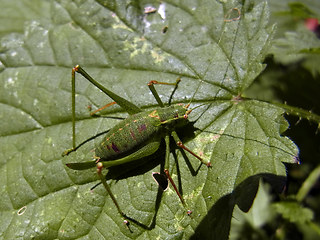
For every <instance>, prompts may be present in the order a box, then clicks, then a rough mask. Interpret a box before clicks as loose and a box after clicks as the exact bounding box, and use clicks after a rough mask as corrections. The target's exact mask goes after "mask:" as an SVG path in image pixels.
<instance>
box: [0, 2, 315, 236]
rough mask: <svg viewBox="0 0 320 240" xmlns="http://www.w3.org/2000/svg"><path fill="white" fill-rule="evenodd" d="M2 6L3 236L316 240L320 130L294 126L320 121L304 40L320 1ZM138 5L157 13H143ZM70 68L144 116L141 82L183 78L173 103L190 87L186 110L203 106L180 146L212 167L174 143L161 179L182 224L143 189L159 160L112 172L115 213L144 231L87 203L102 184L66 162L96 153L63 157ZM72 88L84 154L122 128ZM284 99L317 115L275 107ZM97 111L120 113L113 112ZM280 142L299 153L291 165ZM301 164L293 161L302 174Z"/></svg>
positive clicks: (152, 190)
mask: <svg viewBox="0 0 320 240" xmlns="http://www.w3.org/2000/svg"><path fill="white" fill-rule="evenodd" d="M0 4H1V6H2V11H1V13H0V19H1V23H2V24H1V26H0V37H1V46H0V61H1V62H0V70H1V73H0V84H1V88H0V166H1V168H0V171H1V173H0V182H1V184H0V191H1V196H2V200H1V203H0V211H1V215H0V216H1V218H0V223H1V224H0V237H1V238H2V239H78V238H84V239H87V238H94V239H110V238H112V239H149V238H150V239H155V238H159V239H164V238H170V239H189V238H191V239H199V238H201V239H212V238H217V239H226V238H228V237H230V238H233V239H242V238H243V239H249V238H259V239H261V238H266V239H267V238H269V237H270V235H273V236H274V237H276V238H279V239H286V238H290V239H299V238H302V237H303V238H305V239H308V238H310V239H312V238H314V237H317V236H319V235H320V230H319V214H318V213H319V206H318V204H316V203H317V202H318V201H319V192H318V185H317V184H318V181H317V180H318V178H319V174H320V173H319V172H320V171H319V167H317V165H318V160H319V150H320V149H319V135H317V134H316V130H317V128H318V125H317V124H319V122H316V123H311V122H308V121H305V120H302V121H301V122H300V123H299V124H297V125H294V123H296V122H297V120H298V119H297V116H301V115H303V116H305V117H307V118H309V119H311V120H313V121H317V119H319V116H318V115H317V114H316V113H319V101H318V96H317V93H318V90H319V89H320V88H319V85H320V84H319V65H318V64H317V62H318V58H319V39H318V38H317V29H312V30H310V29H308V28H307V27H306V24H305V21H306V20H307V19H309V18H318V15H317V14H316V13H318V12H320V11H317V9H318V10H319V8H320V6H319V5H320V4H317V3H314V1H303V3H302V2H301V3H300V2H293V1H211V0H204V1H180V2H179V1H173V0H172V1H162V2H159V1H111V0H108V1H93V0H92V1H64V0H56V1H37V0H32V1H30V0H29V1H27V0H26V1H12V0H11V1H9V0H0ZM148 6H152V7H154V9H155V12H152V13H151V12H147V11H146V7H148ZM274 24H276V25H274ZM275 26H276V27H275ZM263 61H265V63H266V64H265V63H262V62H263ZM76 64H80V65H82V66H83V67H84V68H85V69H86V70H87V71H88V72H89V73H90V74H91V75H92V76H93V77H94V78H95V79H97V80H98V81H99V82H101V83H102V84H103V85H105V86H107V87H108V88H110V89H112V90H113V91H114V92H116V93H117V94H119V95H121V96H123V97H125V98H126V99H128V100H130V101H132V102H134V103H135V104H137V105H138V106H140V107H142V108H143V109H148V108H154V107H155V106H156V102H155V100H154V99H153V98H152V95H151V94H150V93H149V92H148V90H147V87H146V83H147V82H148V81H150V80H153V79H156V80H159V81H172V82H173V81H175V79H176V78H177V77H181V78H182V82H181V84H180V86H179V88H178V90H177V92H176V93H175V95H174V97H173V101H174V102H183V103H188V102H189V101H190V100H191V99H192V96H193V94H194V93H195V89H197V87H198V86H200V88H199V91H197V92H196V95H195V96H194V98H193V102H192V104H193V106H196V105H199V104H204V105H203V106H202V107H200V108H197V109H196V110H195V111H194V112H193V113H192V117H191V121H192V123H193V124H190V126H189V127H188V128H187V129H182V131H181V133H180V134H181V136H182V139H183V140H184V142H186V144H187V145H188V146H189V147H190V148H191V149H194V151H195V152H196V153H197V154H199V155H201V156H203V157H204V158H205V159H206V160H208V161H211V162H212V166H213V167H212V168H211V169H207V168H206V167H205V166H201V165H200V164H199V163H198V162H197V161H196V160H194V159H193V158H192V156H189V155H185V154H183V152H181V151H179V150H177V149H174V146H172V148H173V149H172V154H171V155H172V156H171V168H172V169H171V172H172V175H173V177H174V179H175V181H176V182H177V183H178V184H179V188H180V190H181V191H182V192H183V195H184V198H185V199H186V202H187V204H188V206H189V207H190V208H191V209H192V210H193V214H192V218H190V217H188V216H186V214H185V210H184V209H183V207H182V206H181V204H180V203H179V200H178V198H177V196H176V195H175V194H174V192H173V191H172V190H168V191H167V192H164V193H163V192H162V191H161V190H160V189H159V188H158V186H157V185H156V183H154V182H153V180H152V178H151V172H153V171H160V170H161V168H162V167H163V166H162V165H163V164H162V163H163V153H164V149H163V148H162V149H160V151H159V152H157V154H155V155H154V156H151V157H150V158H148V159H145V160H144V161H139V162H138V163H139V164H137V163H133V164H129V165H128V166H127V165H126V166H125V167H123V166H121V167H120V168H116V169H111V170H110V171H109V172H108V171H106V173H107V178H108V179H109V181H110V183H111V188H112V190H113V191H114V193H115V195H116V196H117V199H118V201H119V204H120V205H121V207H122V208H123V211H124V212H125V213H126V214H127V215H129V216H130V217H132V218H133V219H135V220H136V222H137V223H139V224H136V223H131V224H130V226H129V228H128V227H126V226H125V225H124V224H123V222H122V219H121V218H120V217H119V216H118V214H117V211H116V209H115V207H114V205H113V203H112V201H111V200H110V198H109V196H108V195H107V194H106V192H105V190H104V189H103V188H102V187H101V186H99V187H97V188H96V189H94V190H93V191H90V188H91V187H92V186H94V185H95V184H96V183H98V180H97V176H96V174H95V169H89V170H86V171H73V170H70V169H68V168H67V167H66V166H65V163H68V162H80V161H88V160H90V159H91V158H92V156H93V152H92V149H93V148H94V143H93V142H92V143H88V144H87V145H85V146H83V147H82V148H80V149H79V150H78V151H77V152H76V153H72V154H71V155H70V156H68V157H65V158H62V157H61V153H62V152H63V151H64V150H65V149H67V148H70V147H71V112H70V109H71V103H70V99H71V87H70V77H71V76H70V72H71V68H72V67H73V66H74V65H76ZM265 67H266V69H265ZM263 70H264V71H263ZM258 76H259V77H258ZM257 77H258V78H257ZM78 79H79V81H78V82H77V83H78V84H77V119H78V120H77V139H78V141H79V142H81V141H83V140H85V139H87V138H88V137H91V136H92V135H95V134H97V133H99V132H101V131H104V130H106V129H109V128H111V127H112V126H113V125H114V124H115V123H116V122H117V120H116V119H110V118H109V119H105V118H90V114H89V112H88V110H87V106H88V105H91V106H92V107H93V108H97V107H99V106H103V105H104V104H105V103H106V102H108V101H109V100H108V98H107V97H106V96H104V95H103V94H102V93H101V92H99V91H98V90H96V89H95V88H94V87H93V86H91V85H90V84H89V83H88V82H86V81H85V80H84V79H82V78H80V77H78ZM159 92H160V93H161V97H162V98H163V100H164V101H167V100H168V97H169V94H168V92H169V91H168V88H166V87H159ZM253 99H255V100H253ZM285 101H286V102H287V103H288V105H293V106H296V107H301V108H303V109H306V110H310V109H312V111H313V112H314V114H313V113H309V112H304V111H302V110H301V111H300V110H299V109H297V108H291V107H288V106H286V105H281V104H279V103H283V102H285ZM284 111H287V112H290V113H292V115H294V116H293V117H288V120H289V121H290V123H292V124H291V127H290V128H289V129H288V130H287V128H288V126H289V125H288V123H287V122H286V120H285V119H284V117H283V116H282V114H283V113H284ZM104 114H106V115H109V116H110V115H112V116H126V114H125V112H124V111H123V109H120V108H119V107H112V108H110V109H107V110H106V111H105V112H104ZM283 134H285V135H287V136H289V137H290V138H291V139H292V140H294V142H295V143H296V144H297V145H298V146H299V147H300V154H299V155H298V149H297V147H296V145H295V144H294V143H293V142H292V141H291V140H290V139H289V138H288V137H285V136H283ZM97 141H99V139H97ZM298 157H299V158H300V161H301V162H302V164H301V165H297V164H296V163H297V162H298V160H299V158H298ZM284 163H287V164H288V165H284ZM287 176H288V179H287ZM305 179H307V180H306V181H305ZM284 189H285V191H284ZM257 190H258V191H257ZM279 193H282V194H279ZM251 205H252V206H251Z"/></svg>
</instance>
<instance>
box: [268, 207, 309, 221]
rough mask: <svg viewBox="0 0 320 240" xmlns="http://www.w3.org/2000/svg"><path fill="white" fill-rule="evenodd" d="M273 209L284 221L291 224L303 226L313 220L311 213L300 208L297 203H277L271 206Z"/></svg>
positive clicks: (306, 209)
mask: <svg viewBox="0 0 320 240" xmlns="http://www.w3.org/2000/svg"><path fill="white" fill-rule="evenodd" d="M273 207H274V209H275V210H276V211H277V212H278V213H280V214H281V215H282V216H283V217H284V218H285V219H287V220H289V221H290V222H293V223H298V224H304V223H306V222H309V221H311V220H312V219H313V212H312V211H311V210H310V209H308V208H304V207H302V206H300V204H299V203H297V202H279V203H274V204H273Z"/></svg>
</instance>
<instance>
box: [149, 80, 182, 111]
mask: <svg viewBox="0 0 320 240" xmlns="http://www.w3.org/2000/svg"><path fill="white" fill-rule="evenodd" d="M179 82H181V78H177V80H176V82H175V83H166V82H158V81H155V80H152V81H150V82H149V83H148V87H149V89H150V91H151V92H152V95H153V96H154V98H155V99H156V100H157V102H158V104H159V106H160V107H164V104H163V102H162V100H161V99H160V97H159V94H158V92H157V90H156V89H155V87H154V85H155V84H162V85H173V86H175V87H174V89H173V91H172V93H171V95H170V98H169V105H170V103H171V99H172V96H173V94H174V93H175V91H176V90H177V88H178V84H179Z"/></svg>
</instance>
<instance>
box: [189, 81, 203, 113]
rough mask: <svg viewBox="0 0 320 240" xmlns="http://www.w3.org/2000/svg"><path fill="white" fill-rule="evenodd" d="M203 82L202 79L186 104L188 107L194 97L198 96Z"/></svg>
mask: <svg viewBox="0 0 320 240" xmlns="http://www.w3.org/2000/svg"><path fill="white" fill-rule="evenodd" d="M201 83H202V80H200V83H199V84H198V86H197V89H196V91H195V92H194V93H193V95H192V98H191V99H190V101H189V103H188V104H187V105H186V107H187V108H188V107H189V106H190V104H191V103H192V101H193V100H194V97H195V96H196V94H197V92H198V90H199V88H200V86H201Z"/></svg>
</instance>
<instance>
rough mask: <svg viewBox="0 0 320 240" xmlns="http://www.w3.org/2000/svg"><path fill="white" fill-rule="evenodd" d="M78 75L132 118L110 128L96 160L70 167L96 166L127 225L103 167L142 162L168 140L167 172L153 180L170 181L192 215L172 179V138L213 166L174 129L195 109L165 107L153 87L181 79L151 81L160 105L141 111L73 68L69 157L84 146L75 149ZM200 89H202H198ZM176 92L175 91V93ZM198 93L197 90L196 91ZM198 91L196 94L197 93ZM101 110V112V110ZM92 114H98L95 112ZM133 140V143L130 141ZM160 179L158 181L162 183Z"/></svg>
mask: <svg viewBox="0 0 320 240" xmlns="http://www.w3.org/2000/svg"><path fill="white" fill-rule="evenodd" d="M76 73H79V74H81V75H82V76H83V77H84V78H86V79H87V80H88V81H90V82H91V83H92V84H93V85H95V86H96V87H97V88H99V89H100V90H101V91H102V92H104V93H105V94H107V95H108V96H109V97H110V98H112V99H113V100H114V101H115V102H112V103H109V104H107V105H106V106H110V105H113V104H115V103H117V104H118V105H119V106H120V107H121V108H123V109H124V110H125V111H126V112H127V113H128V114H129V115H130V116H129V117H128V118H126V119H124V120H122V121H121V122H119V123H118V124H116V125H115V126H114V127H113V128H111V129H110V130H109V131H108V132H107V133H106V135H105V136H104V138H103V140H102V141H101V142H100V144H99V145H98V146H97V147H96V149H95V157H94V159H95V160H93V161H88V162H82V163H68V164H67V166H68V167H69V168H71V169H74V170H84V169H88V168H92V167H97V173H98V176H99V179H100V180H101V182H102V184H103V186H104V187H105V189H106V190H107V192H108V194H109V195H110V197H111V199H112V201H113V202H114V204H115V206H116V208H117V210H118V212H119V214H120V215H121V216H122V217H123V218H124V220H125V222H127V219H129V218H128V217H127V215H126V214H124V212H123V211H122V210H121V208H120V206H119V204H118V202H117V200H116V198H115V197H114V195H113V194H112V191H111V189H110V187H109V185H108V183H107V182H106V178H105V176H103V174H102V172H101V171H102V168H103V167H105V168H109V167H112V166H117V165H121V164H125V163H128V162H132V161H136V160H139V159H141V158H143V157H147V156H150V155H152V154H153V153H155V152H156V151H157V150H158V149H159V147H160V143H161V140H162V139H164V140H165V144H166V154H165V165H164V173H161V174H156V173H155V174H154V179H155V180H156V181H157V179H159V178H160V180H161V181H162V180H165V181H166V182H167V185H168V181H169V182H170V183H171V185H172V186H173V188H174V190H175V192H176V193H177V195H178V197H179V198H180V201H181V203H182V204H183V206H184V207H185V208H186V210H187V213H188V214H191V210H188V209H187V206H186V204H185V201H184V199H183V197H182V196H181V194H180V193H179V191H178V189H177V187H176V185H175V183H174V181H173V180H172V178H171V176H170V173H169V156H170V136H172V138H173V139H174V141H175V143H176V144H177V146H178V147H180V148H182V149H184V150H185V151H187V152H189V153H190V154H192V155H193V156H194V157H196V158H198V159H199V160H200V161H201V162H202V163H203V164H205V165H206V166H208V167H210V166H211V165H210V162H205V161H204V160H203V159H202V158H201V157H199V156H198V155H196V154H195V153H193V152H192V151H191V150H189V149H188V148H187V147H186V146H184V145H183V143H182V142H181V140H180V138H179V137H178V135H177V133H176V131H175V129H176V128H177V127H183V126H185V125H186V124H187V123H188V122H189V121H188V119H187V118H188V115H189V114H190V113H191V111H192V110H193V109H188V108H189V106H190V103H189V104H187V105H183V104H175V105H171V106H166V107H165V106H164V104H163V102H162V101H161V99H160V97H159V95H158V93H157V91H156V89H155V87H154V85H155V84H165V85H173V86H175V89H176V88H177V85H178V83H179V81H180V80H179V79H178V80H177V81H176V82H175V83H163V82H157V81H150V82H149V83H148V87H149V89H150V91H151V92H152V94H153V96H154V97H155V99H156V101H157V102H158V104H159V108H155V109H153V110H148V111H142V110H141V109H140V108H139V107H137V106H136V105H134V104H133V103H131V102H129V101H127V100H125V99H123V98H122V97H120V96H118V95H117V94H115V93H113V92H111V91H110V90H108V89H107V88H105V87H104V86H102V85H101V84H100V83H98V82H97V81H96V80H94V79H93V78H92V77H91V76H90V75H89V74H88V73H87V72H86V71H84V70H83V69H82V68H81V67H80V66H79V65H77V66H76V67H74V68H73V69H72V80H71V82H72V132H73V136H72V139H73V147H72V148H71V149H68V150H66V151H65V152H64V153H63V155H64V156H65V155H68V154H70V153H71V152H73V151H76V150H77V149H78V148H79V147H80V146H81V145H82V144H80V145H78V146H76V134H75V120H76V119H75V118H76V117H75V75H76ZM198 88H199V87H198ZM175 89H174V90H175ZM197 90H198V89H197ZM197 90H196V91H197ZM99 110H101V109H98V111H99ZM93 113H96V111H95V112H93ZM128 139H130V141H128ZM160 180H159V181H160Z"/></svg>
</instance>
